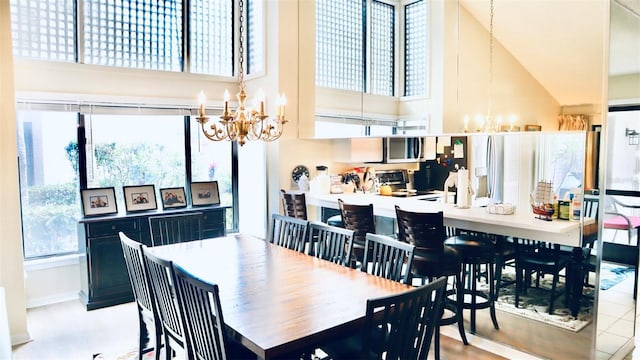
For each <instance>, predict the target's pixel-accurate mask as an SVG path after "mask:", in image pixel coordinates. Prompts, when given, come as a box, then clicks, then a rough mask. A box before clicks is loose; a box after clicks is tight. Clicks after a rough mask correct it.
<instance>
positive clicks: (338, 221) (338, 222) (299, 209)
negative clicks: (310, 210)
mask: <svg viewBox="0 0 640 360" xmlns="http://www.w3.org/2000/svg"><path fill="white" fill-rule="evenodd" d="M280 198H281V199H282V205H283V207H284V213H285V215H287V216H291V217H294V218H297V219H302V220H308V219H307V200H306V197H305V195H304V193H303V192H292V191H286V190H284V189H280ZM326 222H327V225H331V226H336V227H343V226H342V218H341V216H340V214H338V215H334V216H331V217H329V218H328V219H327V221H326Z"/></svg>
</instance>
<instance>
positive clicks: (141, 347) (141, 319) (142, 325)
mask: <svg viewBox="0 0 640 360" xmlns="http://www.w3.org/2000/svg"><path fill="white" fill-rule="evenodd" d="M138 325H139V326H140V329H139V331H138V360H142V355H144V350H145V344H144V342H145V340H146V338H147V336H146V334H145V333H147V331H146V329H147V324H146V323H145V322H144V317H143V316H142V312H141V311H140V308H138Z"/></svg>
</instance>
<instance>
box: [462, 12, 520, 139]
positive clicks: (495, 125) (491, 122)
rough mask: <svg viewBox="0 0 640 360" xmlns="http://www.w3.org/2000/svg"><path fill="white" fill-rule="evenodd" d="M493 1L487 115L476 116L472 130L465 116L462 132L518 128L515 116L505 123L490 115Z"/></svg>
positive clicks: (491, 98)
mask: <svg viewBox="0 0 640 360" xmlns="http://www.w3.org/2000/svg"><path fill="white" fill-rule="evenodd" d="M493 40H494V36H493V0H491V1H490V2H489V103H488V109H487V115H486V116H482V115H479V114H478V115H476V118H475V126H474V128H473V130H471V128H470V126H471V125H470V124H469V121H470V120H469V115H465V116H464V119H463V122H464V124H463V128H462V130H463V131H464V132H470V131H475V132H488V133H491V132H496V131H515V130H517V129H518V127H516V126H515V123H516V116H515V115H510V116H509V117H508V119H507V121H508V122H507V123H505V121H504V120H503V118H502V115H497V116H495V117H494V116H493V114H492V113H491V105H492V101H493Z"/></svg>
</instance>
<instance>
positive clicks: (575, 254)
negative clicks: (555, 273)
mask: <svg viewBox="0 0 640 360" xmlns="http://www.w3.org/2000/svg"><path fill="white" fill-rule="evenodd" d="M571 253H572V256H571V261H570V263H569V271H568V272H567V286H569V309H570V310H571V315H573V317H577V316H578V312H579V311H580V297H582V285H583V284H582V262H583V260H584V256H583V253H582V248H580V247H577V246H576V247H574V248H573V250H572V252H571Z"/></svg>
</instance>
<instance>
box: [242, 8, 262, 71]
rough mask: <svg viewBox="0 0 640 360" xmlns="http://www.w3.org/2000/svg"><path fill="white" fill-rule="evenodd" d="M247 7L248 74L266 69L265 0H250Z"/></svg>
mask: <svg viewBox="0 0 640 360" xmlns="http://www.w3.org/2000/svg"><path fill="white" fill-rule="evenodd" d="M248 5H249V6H248V8H247V11H248V13H247V30H246V36H247V40H246V42H247V58H248V59H247V60H248V67H247V74H256V73H260V72H262V71H264V30H265V28H264V21H263V19H264V1H263V0H249V4H248Z"/></svg>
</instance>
